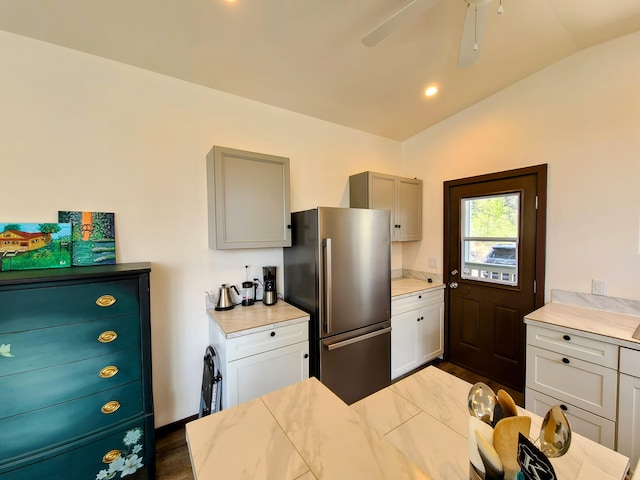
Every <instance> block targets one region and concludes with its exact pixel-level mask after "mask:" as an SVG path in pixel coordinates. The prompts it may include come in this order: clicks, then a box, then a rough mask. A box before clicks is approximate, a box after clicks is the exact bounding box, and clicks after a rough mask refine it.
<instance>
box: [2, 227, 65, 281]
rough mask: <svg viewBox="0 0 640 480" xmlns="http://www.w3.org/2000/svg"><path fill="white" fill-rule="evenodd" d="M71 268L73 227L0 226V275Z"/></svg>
mask: <svg viewBox="0 0 640 480" xmlns="http://www.w3.org/2000/svg"><path fill="white" fill-rule="evenodd" d="M70 266H71V224H69V223H22V224H18V223H0V271H3V270H30V269H37V268H63V267H70Z"/></svg>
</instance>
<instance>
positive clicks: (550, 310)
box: [525, 303, 640, 350]
mask: <svg viewBox="0 0 640 480" xmlns="http://www.w3.org/2000/svg"><path fill="white" fill-rule="evenodd" d="M525 323H528V324H537V325H540V326H545V324H547V325H553V326H555V327H559V328H560V329H561V330H562V329H568V330H573V331H576V330H577V331H579V332H582V333H583V334H585V336H587V337H590V338H595V339H597V340H602V338H601V337H607V340H608V341H609V342H610V343H613V344H615V345H619V346H622V347H628V348H633V349H634V350H640V340H636V339H635V338H633V337H632V335H633V332H634V331H635V330H636V328H637V327H638V325H640V317H639V316H636V315H627V314H623V313H617V312H611V311H608V310H598V309H595V308H586V307H581V306H576V305H568V304H563V303H549V304H547V305H545V306H544V307H541V308H539V309H538V310H535V311H533V312H531V313H529V314H528V315H525Z"/></svg>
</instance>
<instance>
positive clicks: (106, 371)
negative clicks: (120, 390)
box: [98, 365, 118, 378]
mask: <svg viewBox="0 0 640 480" xmlns="http://www.w3.org/2000/svg"><path fill="white" fill-rule="evenodd" d="M116 373H118V367H116V366H114V365H109V366H108V367H104V368H103V369H102V370H100V373H99V374H98V375H99V376H100V378H111V377H113V376H114V375H115V374H116Z"/></svg>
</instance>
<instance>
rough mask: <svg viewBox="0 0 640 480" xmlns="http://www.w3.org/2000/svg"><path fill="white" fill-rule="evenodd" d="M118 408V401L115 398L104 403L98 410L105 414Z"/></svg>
mask: <svg viewBox="0 0 640 480" xmlns="http://www.w3.org/2000/svg"><path fill="white" fill-rule="evenodd" d="M119 408H120V402H118V401H116V400H111V401H110V402H107V403H105V404H104V405H103V406H102V408H101V409H100V411H101V412H102V413H104V414H105V415H109V414H110V413H113V412H115V411H116V410H118V409H119Z"/></svg>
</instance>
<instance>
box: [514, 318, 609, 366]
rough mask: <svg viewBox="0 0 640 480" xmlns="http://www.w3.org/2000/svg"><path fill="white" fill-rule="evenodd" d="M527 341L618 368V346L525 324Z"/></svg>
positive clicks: (537, 345)
mask: <svg viewBox="0 0 640 480" xmlns="http://www.w3.org/2000/svg"><path fill="white" fill-rule="evenodd" d="M527 343H528V344H529V345H535V346H536V347H541V348H545V349H547V350H551V351H554V352H558V353H561V354H563V355H568V356H570V357H574V358H579V359H581V360H585V361H587V362H591V363H595V364H596V365H602V366H604V367H608V368H614V369H617V368H618V346H617V345H613V344H610V343H606V342H602V341H598V340H593V339H591V338H587V337H583V336H581V335H577V334H574V333H565V332H560V331H558V330H554V329H551V328H544V327H539V326H537V325H527Z"/></svg>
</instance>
